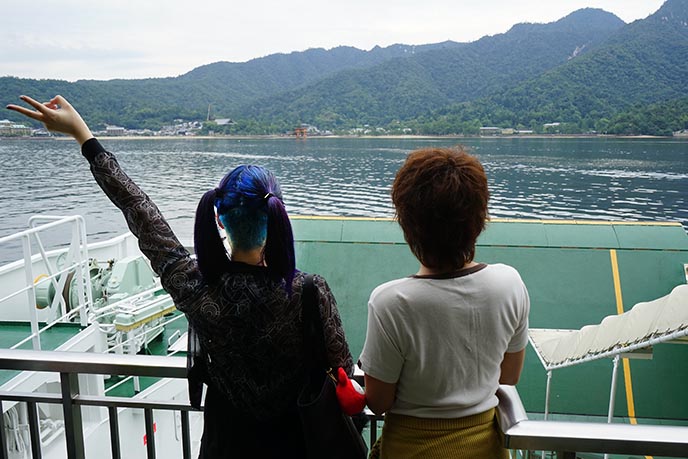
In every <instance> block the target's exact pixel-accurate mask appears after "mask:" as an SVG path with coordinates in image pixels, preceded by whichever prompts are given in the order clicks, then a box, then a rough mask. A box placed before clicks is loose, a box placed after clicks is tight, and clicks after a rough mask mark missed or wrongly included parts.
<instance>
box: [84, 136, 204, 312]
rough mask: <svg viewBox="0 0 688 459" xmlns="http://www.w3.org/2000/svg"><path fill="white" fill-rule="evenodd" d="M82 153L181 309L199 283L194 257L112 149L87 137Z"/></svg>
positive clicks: (195, 291) (199, 274)
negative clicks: (111, 151) (122, 166)
mask: <svg viewBox="0 0 688 459" xmlns="http://www.w3.org/2000/svg"><path fill="white" fill-rule="evenodd" d="M82 153H83V155H84V156H85V157H86V158H87V159H88V161H89V163H90V165H91V172H92V173H93V176H94V177H95V179H96V182H97V183H98V185H100V187H101V188H102V189H103V191H104V192H105V194H106V195H107V196H108V198H110V200H111V201H112V203H113V204H114V205H115V206H117V207H118V208H119V209H120V210H121V211H122V214H124V218H125V220H126V222H127V225H128V226H129V229H130V230H131V232H132V233H133V234H134V236H136V238H137V239H138V242H139V247H140V248H141V251H142V252H143V254H144V255H145V256H146V257H147V258H148V259H149V260H150V262H151V267H152V268H153V271H155V272H156V274H158V275H159V276H160V278H161V281H162V284H163V287H164V288H165V290H167V292H168V293H169V294H170V295H171V296H172V298H173V299H174V300H175V303H176V304H177V306H178V307H179V308H180V309H181V310H183V311H184V308H183V305H184V304H187V303H189V300H191V299H192V298H193V297H195V296H197V295H198V294H199V293H200V288H201V286H202V277H201V273H200V271H199V270H198V268H197V265H196V261H195V260H193V259H192V258H191V256H190V255H189V252H188V251H187V250H186V249H185V248H184V246H183V245H182V244H181V243H180V242H179V240H178V239H177V237H176V236H175V235H174V233H173V232H172V228H170V226H169V224H168V223H167V221H165V219H164V217H163V216H162V214H161V213H160V210H159V209H158V207H157V206H156V205H155V203H153V201H152V200H151V199H150V198H149V197H148V196H147V195H146V194H145V193H144V192H143V191H142V190H141V188H139V187H138V185H136V183H134V181H133V180H132V179H131V178H130V177H129V176H128V175H127V174H126V173H125V172H124V171H123V170H122V168H121V167H120V165H119V163H118V162H117V159H116V158H115V157H114V155H113V154H112V153H109V152H107V151H105V149H104V148H103V146H102V145H101V144H100V142H98V140H96V139H91V140H88V141H86V142H85V143H84V144H83V146H82ZM184 312H186V311H184Z"/></svg>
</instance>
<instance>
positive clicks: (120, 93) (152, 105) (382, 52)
mask: <svg viewBox="0 0 688 459" xmlns="http://www.w3.org/2000/svg"><path fill="white" fill-rule="evenodd" d="M456 46H461V45H460V44H459V43H454V42H444V43H438V44H431V45H422V46H409V45H400V44H398V45H392V46H389V47H386V48H380V47H375V48H373V49H372V50H370V51H363V50H360V49H356V48H352V47H343V46H342V47H338V48H334V49H331V50H324V49H309V50H307V51H303V52H293V53H290V54H273V55H270V56H266V57H263V58H258V59H253V60H251V61H248V62H245V63H230V62H216V63H214V64H208V65H204V66H202V67H198V68H196V69H194V70H192V71H190V72H188V73H186V74H184V75H181V76H179V77H176V78H149V79H143V80H109V81H96V80H80V81H76V82H67V81H61V80H50V79H46V80H32V79H21V78H12V77H4V78H0V103H2V104H3V106H4V105H6V104H8V103H14V102H16V101H17V96H18V95H20V94H29V95H32V96H35V97H36V98H38V99H40V100H48V99H49V98H50V97H51V96H53V95H55V94H62V95H64V96H66V97H68V98H69V99H71V100H73V101H75V103H77V102H78V106H79V109H80V110H81V112H82V113H83V115H84V117H85V118H86V119H87V120H88V121H89V122H90V123H93V124H120V125H123V126H125V127H130V128H134V127H141V128H145V127H155V126H159V125H160V124H162V123H169V122H171V121H172V120H173V119H175V118H185V119H205V118H206V116H207V113H208V106H209V105H211V107H210V108H211V112H212V113H213V114H215V115H217V116H220V117H223V116H225V117H236V116H237V115H238V113H237V107H239V106H241V105H244V104H247V103H250V101H252V100H254V99H257V98H263V97H268V96H271V95H275V94H279V93H281V92H283V91H285V90H287V89H293V88H298V87H300V86H304V85H308V84H310V83H313V82H315V81H318V80H320V79H322V78H324V77H327V76H330V75H333V74H336V73H337V72H339V71H342V70H346V69H350V68H365V67H368V66H374V65H376V64H379V63H380V62H384V61H386V60H389V59H393V58H401V57H404V56H413V55H416V54H419V53H423V52H426V51H429V50H442V49H450V48H453V47H456ZM3 117H4V116H3ZM7 117H8V118H13V117H14V119H19V118H17V115H13V114H11V113H8V114H7Z"/></svg>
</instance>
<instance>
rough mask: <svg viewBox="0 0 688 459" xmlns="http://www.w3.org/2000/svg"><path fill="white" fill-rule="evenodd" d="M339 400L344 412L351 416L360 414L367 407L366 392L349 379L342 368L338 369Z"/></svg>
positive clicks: (337, 388)
mask: <svg viewBox="0 0 688 459" xmlns="http://www.w3.org/2000/svg"><path fill="white" fill-rule="evenodd" d="M336 390H337V399H339V406H340V407H341V408H342V412H344V414H347V415H349V416H353V415H354V414H358V413H360V412H361V411H363V408H365V406H366V398H365V392H364V391H363V389H361V386H359V385H358V383H357V382H356V381H354V380H353V379H349V376H348V375H347V374H346V371H344V369H343V368H342V367H339V368H337V387H336Z"/></svg>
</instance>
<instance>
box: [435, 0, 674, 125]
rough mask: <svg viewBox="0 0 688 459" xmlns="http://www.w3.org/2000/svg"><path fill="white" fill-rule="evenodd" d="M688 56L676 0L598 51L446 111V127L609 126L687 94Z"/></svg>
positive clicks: (615, 37) (622, 30)
mask: <svg viewBox="0 0 688 459" xmlns="http://www.w3.org/2000/svg"><path fill="white" fill-rule="evenodd" d="M686 56H688V0H669V1H667V2H666V3H665V4H664V5H663V6H662V8H660V9H659V10H658V11H657V12H656V13H655V14H653V15H651V16H649V17H648V18H647V19H644V20H639V21H635V22H633V23H631V24H628V25H626V26H625V27H623V28H622V29H620V30H619V31H618V32H617V33H615V34H613V35H612V36H610V37H609V39H608V40H607V41H606V42H605V43H603V44H602V45H601V46H599V47H598V48H597V49H595V50H592V51H590V52H589V53H587V54H585V55H583V56H581V57H579V58H577V59H573V60H571V61H570V62H568V63H566V64H565V65H562V66H560V67H557V68H555V69H553V70H551V71H549V72H546V73H544V74H543V75H541V76H539V77H537V78H534V79H531V80H528V81H526V82H523V83H521V84H520V85H519V86H517V87H516V88H512V89H508V90H504V91H501V92H499V93H497V94H496V95H493V96H490V97H487V98H485V99H482V100H480V101H477V102H476V103H474V104H462V105H458V106H455V107H453V108H450V109H444V110H443V113H442V116H444V118H445V120H444V124H446V123H450V124H451V123H456V124H460V123H462V122H463V123H465V122H467V121H469V120H471V119H480V120H482V122H483V123H486V124H491V125H498V126H510V127H515V126H524V127H528V128H534V127H537V126H541V125H542V123H547V122H561V123H565V124H568V125H569V128H570V129H573V130H574V131H575V130H583V131H585V130H597V131H601V132H602V131H607V128H608V127H609V118H610V117H612V116H614V115H616V114H618V113H620V112H623V111H626V110H631V111H633V112H637V110H638V108H637V107H638V106H639V105H640V106H642V105H648V104H653V103H659V102H665V103H668V104H670V101H672V100H673V99H677V98H681V97H685V96H686V95H688V83H687V82H688V58H686ZM632 107H635V108H633V109H632ZM436 115H437V113H435V114H431V115H429V116H428V117H426V119H425V121H427V122H430V121H431V119H433V118H436ZM435 121H436V120H433V122H435ZM669 122H670V120H667V121H666V123H669ZM658 132H659V131H657V130H647V129H645V130H639V131H637V132H634V133H638V134H644V133H658ZM665 132H666V131H665Z"/></svg>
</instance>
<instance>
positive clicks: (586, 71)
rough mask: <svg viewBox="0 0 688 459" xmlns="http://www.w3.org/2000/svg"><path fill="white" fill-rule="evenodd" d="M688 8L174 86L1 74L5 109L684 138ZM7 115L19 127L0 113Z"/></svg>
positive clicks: (345, 54)
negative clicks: (44, 104) (16, 105)
mask: <svg viewBox="0 0 688 459" xmlns="http://www.w3.org/2000/svg"><path fill="white" fill-rule="evenodd" d="M686 56H688V0H668V1H666V3H665V4H664V5H663V6H662V7H661V8H660V9H659V10H658V11H657V12H656V13H655V14H653V15H651V16H649V17H648V18H646V19H643V20H638V21H635V22H633V23H631V24H625V23H624V22H623V21H621V20H620V19H619V18H618V17H616V16H614V15H613V14H610V13H607V12H605V11H602V10H599V9H591V8H586V9H582V10H578V11H575V12H573V13H571V14H570V15H568V16H566V17H564V18H562V19H560V20H558V21H556V22H552V23H549V24H517V25H515V26H513V27H512V28H511V29H510V30H509V31H508V32H506V33H503V34H498V35H494V36H487V37H483V38H481V39H480V40H477V41H475V42H472V43H455V42H451V41H449V42H444V43H437V44H430V45H423V46H408V45H393V46H389V47H386V48H380V47H376V48H374V49H372V50H370V51H362V50H359V49H356V48H351V47H338V48H334V49H331V50H324V49H310V50H307V51H303V52H294V53H290V54H274V55H270V56H266V57H263V58H259V59H254V60H251V61H248V62H245V63H229V62H217V63H214V64H209V65H205V66H202V67H199V68H196V69H193V70H192V71H190V72H188V73H186V74H184V75H181V76H179V77H175V78H151V79H144V80H110V81H90V80H82V81H77V82H74V83H70V82H66V81H58V80H30V79H19V78H9V77H6V78H0V103H2V104H7V103H10V102H16V100H17V96H18V95H19V94H29V95H33V96H35V97H37V98H39V99H42V100H47V99H48V98H49V97H51V96H52V95H54V94H63V95H65V96H67V97H68V98H70V99H71V100H72V101H74V102H75V103H76V104H77V106H78V107H79V109H80V110H81V112H82V113H83V115H84V117H85V118H86V120H87V121H88V122H89V123H90V124H92V125H94V127H96V128H99V127H102V126H103V125H104V124H118V125H122V126H124V127H127V128H154V129H155V128H159V127H160V126H161V125H163V124H169V123H171V122H172V120H174V119H176V118H183V119H186V120H204V119H205V118H206V116H207V114H208V110H209V109H210V113H211V114H212V116H216V117H218V118H232V119H234V120H235V121H236V123H235V124H230V125H226V126H222V127H220V126H206V128H205V129H213V130H214V131H215V132H226V133H243V134H254V133H277V132H284V131H286V130H289V129H291V128H293V127H294V126H295V125H297V124H299V123H308V124H312V125H315V126H317V127H318V128H320V129H330V130H335V131H341V132H346V131H347V130H348V129H351V128H354V127H361V126H364V125H370V126H373V127H381V128H385V129H386V132H409V130H410V132H413V133H424V134H460V133H464V134H475V133H478V130H479V128H480V126H486V125H493V126H499V127H504V128H517V129H531V130H533V131H536V132H542V131H543V125H544V124H545V123H559V124H557V125H556V131H558V132H561V133H568V132H571V133H573V132H591V131H597V132H609V133H624V134H662V135H667V134H669V133H670V132H672V130H681V129H686V128H688V126H686V125H685V118H686V110H688V108H687V107H686V97H688V84H687V83H686V82H688V59H687V58H686ZM1 117H2V118H5V117H7V118H10V119H19V115H16V114H13V113H10V112H6V113H5V114H4V115H3V116H1Z"/></svg>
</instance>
